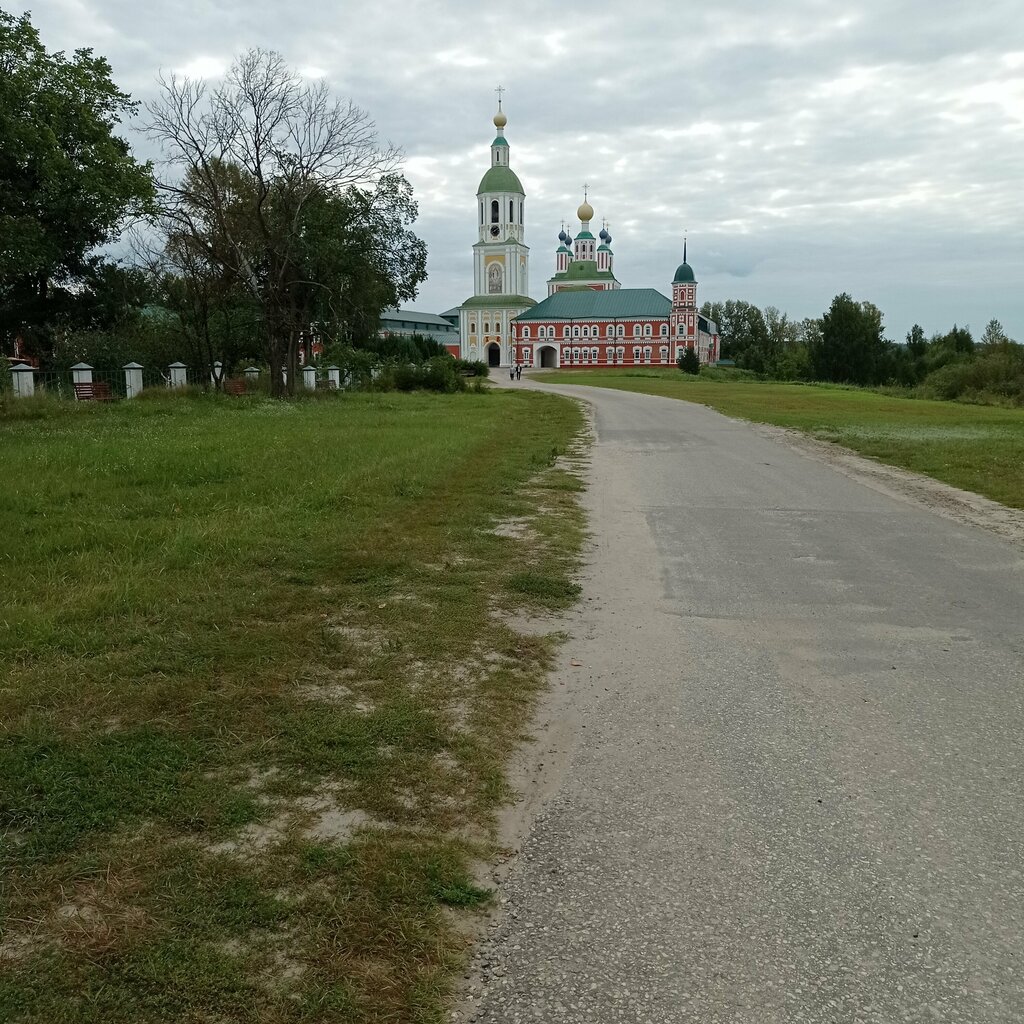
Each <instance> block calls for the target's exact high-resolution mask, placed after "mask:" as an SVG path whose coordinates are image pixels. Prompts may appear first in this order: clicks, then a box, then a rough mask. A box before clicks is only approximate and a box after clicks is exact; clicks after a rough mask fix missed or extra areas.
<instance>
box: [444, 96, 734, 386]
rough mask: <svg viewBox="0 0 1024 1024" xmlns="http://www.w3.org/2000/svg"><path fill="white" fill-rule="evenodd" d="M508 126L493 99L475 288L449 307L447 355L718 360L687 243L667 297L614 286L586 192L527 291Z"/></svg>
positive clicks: (503, 361) (506, 360)
mask: <svg viewBox="0 0 1024 1024" xmlns="http://www.w3.org/2000/svg"><path fill="white" fill-rule="evenodd" d="M506 124H507V118H506V117H505V114H504V113H503V112H502V110H501V101H500V99H499V101H498V112H497V114H495V115H494V126H495V128H496V129H497V136H496V138H495V139H494V141H493V142H492V143H491V166H490V167H489V168H488V169H487V171H486V172H485V174H484V176H483V177H482V178H481V179H480V187H479V188H478V189H477V240H476V242H475V243H474V245H473V294H472V295H471V296H470V297H469V298H468V299H466V301H465V302H464V303H463V304H462V305H461V306H459V307H458V309H457V310H452V311H451V312H452V313H456V312H457V314H458V329H459V342H458V345H455V344H454V343H453V344H451V345H450V346H449V350H450V351H451V352H452V354H453V355H458V356H461V357H462V358H463V359H473V360H482V361H484V362H486V363H488V364H489V365H490V366H509V365H514V364H516V363H522V364H523V365H524V366H545V367H560V366H589V367H602V366H634V365H669V364H672V363H675V362H676V360H677V359H678V358H679V356H680V355H681V354H682V353H683V351H684V350H685V349H687V348H690V349H694V350H696V352H697V355H698V357H699V359H700V362H701V363H712V362H714V361H715V360H717V359H718V355H719V348H718V328H717V327H716V325H715V324H714V323H713V322H711V321H710V320H708V319H707V317H704V316H702V315H701V314H700V312H699V311H698V309H697V280H696V278H695V277H694V274H693V270H692V268H691V267H690V265H689V264H688V263H687V262H686V246H685V244H684V246H683V262H682V263H681V264H680V265H679V266H678V267H677V268H676V271H675V275H674V276H673V278H672V297H671V298H667V297H666V296H664V295H662V294H661V292H659V291H656V290H655V289H654V288H623V287H621V286H620V284H619V282H618V280H617V279H616V277H615V267H614V263H615V257H614V254H613V252H612V247H611V244H612V236H611V235H610V234H609V233H608V230H607V227H606V226H605V227H602V228H601V230H600V231H599V232H598V235H597V237H596V238H595V237H594V234H593V232H592V231H591V223H592V222H593V219H594V208H593V207H592V206H591V205H590V203H589V202H588V201H587V197H586V194H584V199H583V202H582V204H581V205H580V207H579V209H578V210H577V211H576V214H577V216H578V217H579V220H580V226H579V230H578V231H577V232H576V237H575V238H574V237H572V235H570V234H568V233H567V232H566V231H565V230H564V228H563V230H562V231H561V232H560V233H559V235H558V242H559V245H558V248H557V249H556V250H555V270H554V273H553V274H552V276H551V277H550V278H549V279H548V282H547V297H546V298H544V299H542V300H541V301H540V302H536V301H535V300H534V299H532V298H530V249H529V246H527V244H526V240H525V223H526V219H525V206H526V193H525V192H524V190H523V186H522V183H521V182H520V181H519V178H518V176H517V175H516V173H515V171H513V170H512V167H511V165H510V163H509V145H508V142H507V141H506V140H505V125H506ZM446 315H447V314H446ZM453 319H454V318H453Z"/></svg>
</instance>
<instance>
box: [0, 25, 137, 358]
mask: <svg viewBox="0 0 1024 1024" xmlns="http://www.w3.org/2000/svg"><path fill="white" fill-rule="evenodd" d="M134 109H135V104H133V103H132V101H131V97H130V96H129V95H128V94H127V93H124V92H121V90H119V89H118V88H117V87H116V86H115V85H114V83H113V81H112V80H111V77H110V66H109V64H107V62H106V60H104V59H103V58H102V57H97V56H95V55H94V54H93V52H92V51H91V50H88V49H80V50H76V51H75V53H74V55H73V56H71V57H68V56H66V55H65V54H64V53H47V51H46V48H45V47H44V46H43V44H42V42H41V41H40V38H39V33H38V32H37V31H36V29H35V28H34V27H33V26H32V23H31V21H30V20H29V17H28V15H27V14H26V15H23V16H21V17H20V18H15V17H14V16H13V15H10V14H7V13H6V12H4V11H2V10H0V324H2V327H0V331H2V332H3V335H4V337H0V341H6V340H9V339H10V338H11V337H14V336H21V337H22V338H23V339H24V340H25V342H26V344H27V347H28V349H29V351H30V352H32V353H33V354H36V355H39V356H41V357H42V358H43V360H44V361H46V360H48V359H49V358H50V356H51V354H52V345H53V340H54V332H55V329H56V326H57V324H58V323H59V322H60V321H62V320H63V321H65V322H66V323H75V321H76V317H77V313H78V310H79V307H80V306H81V303H80V302H79V299H80V297H81V296H82V295H83V293H87V292H88V291H89V289H90V288H91V287H92V286H93V285H94V284H96V283H97V281H98V280H99V281H100V283H101V284H102V280H101V279H102V278H104V277H109V276H110V275H111V274H112V273H113V272H112V271H110V270H109V269H106V266H107V265H105V264H104V261H102V260H101V259H99V258H98V257H97V256H96V255H95V250H96V248H97V247H98V246H101V245H103V244H105V243H108V242H110V241H112V240H114V239H115V238H116V237H117V236H118V234H119V233H120V230H121V228H122V226H123V225H124V223H125V220H126V218H127V217H130V216H133V215H139V214H142V213H144V212H145V211H146V210H147V209H148V207H149V204H150V202H151V200H152V197H153V185H152V179H151V174H150V168H149V166H148V165H143V164H139V163H138V162H137V161H136V160H135V159H134V157H133V156H132V154H131V151H130V149H129V146H128V144H127V143H126V142H125V141H124V140H123V139H122V138H120V137H119V136H117V135H116V134H115V129H116V127H117V125H118V124H119V123H120V122H121V120H122V119H123V118H124V117H126V116H128V115H130V114H131V113H132V111H133V110H134ZM103 301H104V300H103V299H102V298H101V299H99V300H98V303H97V306H101V305H102V303H103Z"/></svg>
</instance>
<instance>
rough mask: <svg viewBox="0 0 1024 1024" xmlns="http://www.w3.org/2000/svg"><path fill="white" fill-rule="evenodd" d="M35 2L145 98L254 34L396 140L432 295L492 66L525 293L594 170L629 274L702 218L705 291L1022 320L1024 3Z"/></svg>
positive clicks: (459, 218)
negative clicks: (514, 191)
mask: <svg viewBox="0 0 1024 1024" xmlns="http://www.w3.org/2000/svg"><path fill="white" fill-rule="evenodd" d="M34 20H35V23H36V25H37V26H38V27H39V29H40V31H41V33H42V35H43V39H44V41H45V43H46V44H47V46H49V47H50V48H51V49H60V48H64V49H73V48H75V47H77V46H82V45H88V46H94V47H95V48H96V49H97V51H98V52H101V53H103V54H104V55H105V56H107V57H108V59H109V60H110V61H111V64H112V66H113V68H114V72H115V77H116V80H117V81H118V82H119V84H121V85H122V87H124V88H126V89H128V90H129V91H131V92H132V93H133V94H134V95H135V96H136V97H137V98H140V99H146V98H149V97H150V96H151V95H152V94H153V92H154V89H155V85H154V82H155V76H156V74H157V72H158V71H159V70H160V69H165V70H167V69H181V70H183V71H188V73H190V74H194V75H200V76H203V77H208V76H215V75H217V74H219V73H220V72H221V71H222V70H223V66H224V63H226V62H227V60H228V59H229V56H230V55H232V54H235V53H239V52H241V51H244V50H245V49H247V48H248V47H252V46H263V47H267V48H272V49H277V50H280V51H281V52H282V53H283V54H284V56H285V57H286V59H288V60H289V61H290V62H291V63H292V64H293V66H295V67H296V68H298V69H299V71H300V73H301V74H303V75H304V76H305V77H309V78H314V77H317V78H320V77H322V78H324V79H325V80H327V81H328V82H330V83H331V85H332V86H333V87H334V88H335V89H336V90H337V91H338V92H339V93H340V94H341V95H345V96H351V97H352V98H353V99H354V100H355V101H356V102H357V103H358V104H360V105H361V106H363V107H365V108H366V109H367V110H369V111H370V112H371V114H372V115H373V117H374V118H375V119H376V121H377V124H378V126H379V128H380V131H381V134H382V136H383V137H385V138H387V139H389V140H391V141H393V142H396V143H398V144H400V145H401V146H403V148H404V149H405V151H406V153H407V163H406V170H407V173H408V176H409V178H410V180H411V181H412V182H413V184H414V186H415V188H416V192H417V197H418V200H419V203H420V212H421V218H420V221H419V224H418V230H419V231H420V233H421V234H422V235H423V237H424V238H425V239H426V240H427V243H428V246H429V249H430V261H429V271H430V279H429V281H428V282H427V283H426V285H425V286H424V288H423V290H422V294H421V296H420V298H419V300H418V301H417V306H419V307H420V308H423V309H445V308H447V307H449V306H451V305H453V304H455V303H457V302H460V301H462V300H463V299H464V298H465V297H466V296H467V295H468V294H469V292H470V290H471V288H472V284H471V281H472V273H471V259H470V246H471V244H472V242H473V241H474V240H475V223H476V221H475V211H476V202H475V192H476V187H477V184H478V182H479V180H480V176H481V175H482V174H483V171H484V170H485V169H486V167H487V164H488V160H489V152H488V146H489V143H490V141H491V138H492V126H491V124H490V117H491V114H492V113H493V110H494V106H495V99H496V98H495V96H494V93H493V91H492V90H493V89H494V88H495V86H496V85H497V84H498V82H499V81H500V82H501V83H502V84H503V85H504V86H505V87H506V89H507V92H506V93H505V104H504V106H505V110H506V113H507V114H508V117H509V125H508V129H507V135H508V139H509V142H510V144H511V156H512V164H513V167H514V168H515V169H516V171H517V172H518V173H519V175H520V177H521V179H522V180H523V183H524V186H525V188H526V190H527V240H528V242H529V243H530V245H531V246H532V253H531V291H532V293H533V295H534V296H535V297H542V296H543V295H544V294H545V286H544V282H545V280H546V278H547V277H548V276H549V275H550V273H551V271H552V268H553V259H554V256H553V253H554V248H555V246H556V245H557V241H556V238H555V236H556V234H557V232H558V230H559V226H560V224H561V221H562V220H563V219H569V218H571V217H572V216H573V214H574V211H575V209H576V206H577V205H578V203H579V200H580V198H581V185H582V183H583V182H584V181H587V182H589V183H590V185H591V186H592V189H591V201H592V202H593V204H594V206H595V208H596V210H597V214H598V218H599V219H600V218H602V217H606V218H607V219H608V220H609V221H610V223H611V225H612V231H613V234H614V236H615V251H616V271H617V274H618V276H619V278H620V280H621V281H622V282H623V284H624V285H627V286H637V287H658V288H661V289H662V290H664V289H666V288H667V286H668V282H669V280H670V278H671V275H672V273H673V271H674V269H675V266H676V264H677V263H678V262H679V259H680V256H681V249H682V236H683V234H684V232H687V231H688V232H689V238H690V250H689V251H690V257H691V263H692V264H693V265H694V267H695V269H696V271H697V276H698V278H699V280H700V296H701V298H702V299H725V298H730V297H736V298H747V299H749V300H750V301H754V302H758V303H760V304H768V303H771V304H773V305H776V306H778V307H779V308H781V309H783V310H786V311H788V312H790V314H791V315H793V316H797V317H801V316H807V315H817V314H820V312H821V311H822V310H824V309H825V308H826V307H827V306H828V304H829V302H830V301H831V299H832V297H833V296H834V295H835V294H836V293H837V292H839V291H850V292H851V293H853V294H854V295H855V297H857V298H864V299H870V300H872V301H874V302H876V304H878V305H879V306H880V307H881V308H882V309H883V310H884V311H885V312H886V319H887V323H888V324H889V325H890V333H891V334H893V335H898V336H902V334H904V333H905V332H906V330H907V329H908V328H909V326H910V324H911V323H913V322H915V321H918V322H920V323H921V324H922V325H923V326H924V327H925V329H926V330H927V331H929V332H930V331H933V330H940V329H945V328H947V327H948V326H949V325H950V324H951V323H952V322H953V321H954V320H956V321H957V322H960V323H964V322H968V323H970V324H971V325H972V326H973V327H975V328H976V329H977V330H979V331H980V330H981V328H982V327H983V326H984V323H985V322H986V321H987V320H988V319H989V318H990V317H992V316H996V317H999V318H1000V319H1001V320H1002V321H1003V323H1004V325H1005V326H1006V328H1007V330H1008V331H1009V332H1010V333H1011V334H1012V335H1014V336H1016V337H1018V338H1021V339H1024V289H1021V288H1020V286H1019V282H1020V280H1021V279H1022V278H1024V255H1022V251H1021V247H1020V246H1019V244H1017V242H1016V239H1018V238H1020V237H1021V235H1022V234H1024V205H1022V204H1021V203H1020V201H1019V177H1020V167H1021V165H1022V158H1024V71H1022V69H1024V20H1022V19H1021V18H1020V17H1019V3H1018V2H1017V0H993V2H990V3H987V4H984V5H980V4H977V5H966V4H933V3H926V2H925V0H901V2H899V3H895V4H894V3H892V2H891V0H884V2H883V0H851V2H850V3H849V4H847V5H845V6H844V7H842V8H837V7H836V6H835V5H834V4H832V3H829V2H828V0H789V2H787V3H786V4H782V5H779V4H764V3H763V2H757V3H755V2H753V0H721V2H719V3H716V4H714V5H711V4H704V5H691V4H686V5H683V4H679V3H678V2H672V0H645V2H644V3H642V4H631V5H623V4H621V3H617V2H612V0H593V2H592V3H590V4H588V5H586V7H585V8H579V7H578V6H576V5H556V4H551V3H545V2H542V0H520V3H519V4H517V5H516V7H515V9H514V12H512V11H510V10H508V9H505V8H495V7H483V6H482V5H466V4H454V3H452V4H436V3H428V2H426V0H380V2H378V3H376V4H373V5H365V6H363V7H361V8H360V9H359V13H358V17H356V16H355V12H354V10H353V9H351V7H350V6H349V5H342V6H341V7H339V6H338V5H337V4H327V3H323V2H315V0H314V2H310V3H307V4H306V5H304V7H303V11H302V17H301V18H296V17H295V15H294V11H293V9H291V8H289V7H287V6H286V5H282V4H279V3H272V2H270V0H247V2H246V3H244V4H243V3H240V2H238V0H222V2H221V3H219V4H217V5H211V4H209V3H208V2H206V0H180V2H179V3H177V4H175V5H173V6H172V5H141V4H138V3H137V2H136V0H51V3H49V4H47V5H46V6H45V7H44V8H41V9H40V10H37V11H35V12H34ZM211 41H213V43H212V44H211Z"/></svg>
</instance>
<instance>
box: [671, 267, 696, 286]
mask: <svg viewBox="0 0 1024 1024" xmlns="http://www.w3.org/2000/svg"><path fill="white" fill-rule="evenodd" d="M696 281H697V279H696V278H695V277H694V276H693V268H692V267H691V266H690V264H689V263H685V262H684V263H680V264H679V266H678V267H676V276H675V277H673V278H672V283H673V284H695V283H696Z"/></svg>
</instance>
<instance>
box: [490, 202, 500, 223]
mask: <svg viewBox="0 0 1024 1024" xmlns="http://www.w3.org/2000/svg"><path fill="white" fill-rule="evenodd" d="M498 216H499V214H498V200H497V199H492V200H491V223H492V224H497V223H498Z"/></svg>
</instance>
